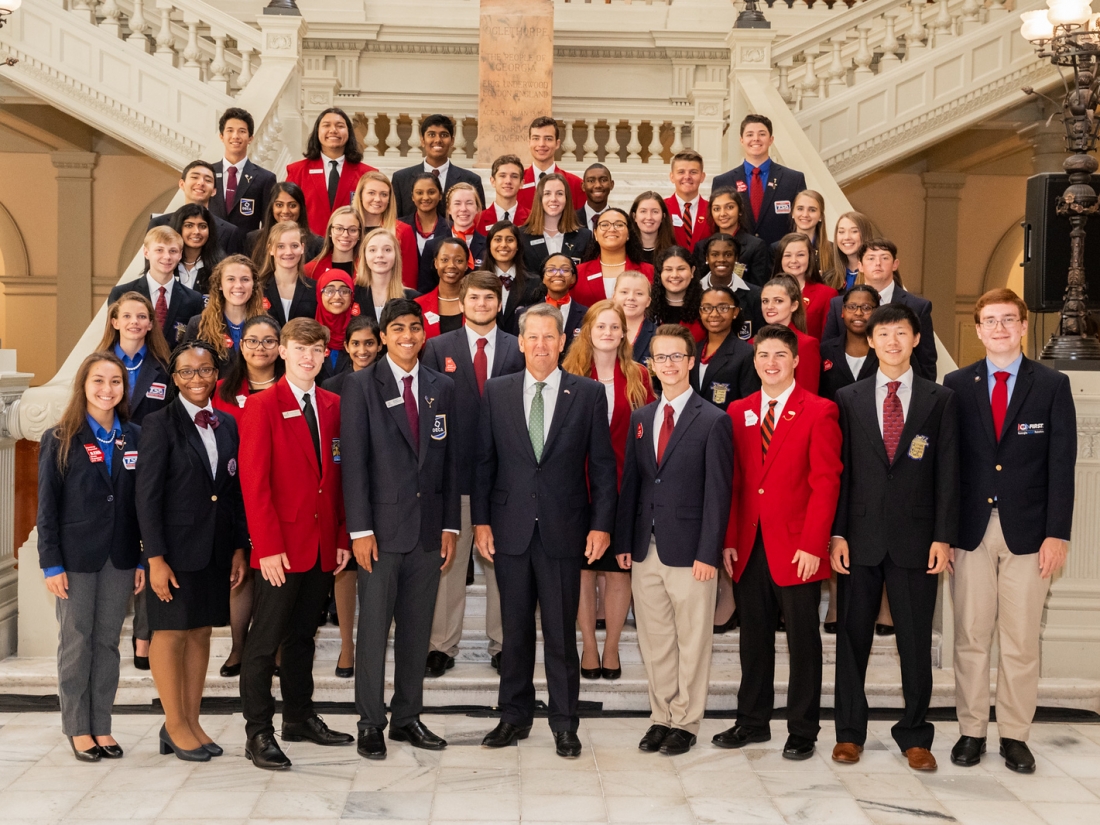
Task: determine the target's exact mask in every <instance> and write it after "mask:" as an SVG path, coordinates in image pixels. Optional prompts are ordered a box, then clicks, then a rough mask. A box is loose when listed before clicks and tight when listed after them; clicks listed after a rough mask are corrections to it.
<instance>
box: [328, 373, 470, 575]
mask: <svg viewBox="0 0 1100 825" xmlns="http://www.w3.org/2000/svg"><path fill="white" fill-rule="evenodd" d="M417 384H418V390H419V391H418V397H417V407H418V409H419V424H420V432H418V433H415V434H414V433H413V432H412V431H410V430H409V419H408V417H407V416H406V415H405V406H404V404H403V403H401V392H402V388H401V387H400V386H399V385H398V383H397V381H396V380H395V379H394V376H393V370H392V369H391V368H390V363H389V358H388V356H382V357H381V358H379V359H378V360H377V361H375V362H374V363H373V364H371V365H370V366H369V367H367V368H366V369H365V370H359V372H353V373H352V374H351V375H349V376H348V377H347V378H345V379H344V387H343V394H342V395H341V396H340V452H341V461H340V466H341V474H342V477H343V484H344V510H345V513H346V515H347V526H348V532H349V533H357V532H362V531H364V530H373V531H374V535H375V537H376V538H377V540H378V549H379V551H381V552H383V553H410V552H412V551H413V550H416V549H419V550H424V551H429V550H431V551H435V552H439V550H440V547H441V546H442V536H443V530H444V529H448V530H459V529H461V527H462V522H461V498H460V496H459V492H458V475H457V471H458V467H457V461H456V459H457V455H456V452H457V449H456V446H455V443H454V441H455V439H454V435H455V432H456V431H455V426H456V425H455V400H454V382H453V381H452V380H451V379H450V378H449V377H448V376H446V375H442V374H440V373H438V372H435V371H434V370H432V369H429V368H428V367H426V366H424V365H421V366H420V371H419V375H418V378H417ZM395 401H396V403H395ZM414 439H415V441H414ZM417 449H419V452H417Z"/></svg>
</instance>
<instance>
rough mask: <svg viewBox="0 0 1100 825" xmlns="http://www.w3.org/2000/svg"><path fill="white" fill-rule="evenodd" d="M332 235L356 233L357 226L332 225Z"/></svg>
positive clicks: (357, 231)
mask: <svg viewBox="0 0 1100 825" xmlns="http://www.w3.org/2000/svg"><path fill="white" fill-rule="evenodd" d="M332 234H333V235H358V234H359V227H358V226H334V227H332Z"/></svg>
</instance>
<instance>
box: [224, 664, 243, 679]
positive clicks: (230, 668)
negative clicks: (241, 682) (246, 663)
mask: <svg viewBox="0 0 1100 825" xmlns="http://www.w3.org/2000/svg"><path fill="white" fill-rule="evenodd" d="M218 673H220V674H221V675H222V677H223V678H226V679H232V678H233V677H234V676H240V675H241V663H240V662H237V664H235V665H228V664H227V665H222V666H221V669H220V670H219V671H218Z"/></svg>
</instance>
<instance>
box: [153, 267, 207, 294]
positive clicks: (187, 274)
mask: <svg viewBox="0 0 1100 825" xmlns="http://www.w3.org/2000/svg"><path fill="white" fill-rule="evenodd" d="M200 269H202V258H199V259H198V260H197V261H195V265H194V266H192V267H191V268H190V269H188V268H187V264H185V263H184V262H183V259H182V258H181V259H180V262H179V264H178V265H177V266H176V276H177V277H178V278H179V279H180V283H181V284H183V285H184V286H185V287H187V288H188V289H194V288H195V282H196V281H197V280H198V279H199V270H200ZM154 299H155V295H154Z"/></svg>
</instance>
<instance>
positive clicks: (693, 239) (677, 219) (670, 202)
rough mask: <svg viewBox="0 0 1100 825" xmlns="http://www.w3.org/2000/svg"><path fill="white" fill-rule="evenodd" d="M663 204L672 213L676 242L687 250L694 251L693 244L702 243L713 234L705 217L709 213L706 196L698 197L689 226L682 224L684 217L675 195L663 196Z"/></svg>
mask: <svg viewBox="0 0 1100 825" xmlns="http://www.w3.org/2000/svg"><path fill="white" fill-rule="evenodd" d="M665 206H667V207H668V212H669V214H670V215H672V235H673V237H675V238H676V243H677V244H679V245H680V246H682V247H684V249H686V250H687V251H688V252H694V251H695V244H697V243H702V242H703V241H705V240H706V239H707V238H709V237H710V236H711V235H713V234H714V228H713V227H712V226H711V225H710V220H709V219H708V217H707V216H708V215H709V214H710V209H709V206H710V204H709V202H708V201H707V199H706V198H703V197H700V198H699V207H698V209H696V214H695V215H692V225H691V226H684V217H683V214H682V213H681V211H680V204H679V203H678V202H677V200H676V196H675V195H669V196H668V197H667V198H665Z"/></svg>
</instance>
